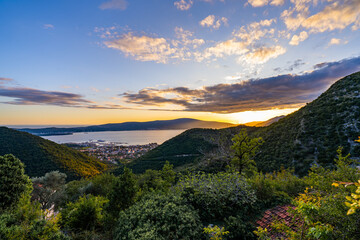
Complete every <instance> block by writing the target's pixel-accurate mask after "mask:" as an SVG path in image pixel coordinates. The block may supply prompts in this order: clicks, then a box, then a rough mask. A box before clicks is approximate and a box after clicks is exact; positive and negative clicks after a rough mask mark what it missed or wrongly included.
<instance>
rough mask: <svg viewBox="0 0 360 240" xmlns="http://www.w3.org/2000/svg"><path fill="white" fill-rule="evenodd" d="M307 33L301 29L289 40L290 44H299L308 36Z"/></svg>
mask: <svg viewBox="0 0 360 240" xmlns="http://www.w3.org/2000/svg"><path fill="white" fill-rule="evenodd" d="M308 36H309V35H308V34H307V32H305V31H302V32H301V33H300V34H299V35H294V36H293V37H292V38H291V41H290V42H289V44H290V45H295V46H296V45H299V43H300V42H302V41H305V40H306V39H307V38H308Z"/></svg>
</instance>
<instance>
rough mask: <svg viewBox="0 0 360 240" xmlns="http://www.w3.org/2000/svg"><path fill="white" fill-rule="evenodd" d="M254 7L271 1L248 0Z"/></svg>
mask: <svg viewBox="0 0 360 240" xmlns="http://www.w3.org/2000/svg"><path fill="white" fill-rule="evenodd" d="M248 3H250V5H251V6H253V7H263V6H265V5H267V4H268V3H269V0H248Z"/></svg>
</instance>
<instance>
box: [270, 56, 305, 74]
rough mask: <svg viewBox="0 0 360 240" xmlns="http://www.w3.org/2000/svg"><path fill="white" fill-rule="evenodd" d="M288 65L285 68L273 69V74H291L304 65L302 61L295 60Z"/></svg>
mask: <svg viewBox="0 0 360 240" xmlns="http://www.w3.org/2000/svg"><path fill="white" fill-rule="evenodd" d="M288 64H290V65H289V66H287V67H285V68H280V67H277V68H274V69H273V70H274V71H275V72H285V71H287V72H291V71H293V70H295V69H297V68H299V67H301V66H303V65H305V62H304V61H303V60H302V59H296V60H295V61H294V62H288Z"/></svg>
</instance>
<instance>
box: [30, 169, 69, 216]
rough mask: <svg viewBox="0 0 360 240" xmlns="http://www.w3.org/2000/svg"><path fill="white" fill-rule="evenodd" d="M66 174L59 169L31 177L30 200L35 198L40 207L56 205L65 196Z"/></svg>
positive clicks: (47, 207)
mask: <svg viewBox="0 0 360 240" xmlns="http://www.w3.org/2000/svg"><path fill="white" fill-rule="evenodd" d="M65 180H66V174H65V173H61V172H59V171H52V172H49V173H46V174H45V176H43V177H38V178H33V179H32V182H33V191H32V200H37V201H38V202H39V203H40V204H41V208H42V209H49V208H51V207H52V206H54V207H56V206H57V205H58V204H59V203H61V202H62V201H63V200H64V198H65V192H64V191H65V183H66V181H65Z"/></svg>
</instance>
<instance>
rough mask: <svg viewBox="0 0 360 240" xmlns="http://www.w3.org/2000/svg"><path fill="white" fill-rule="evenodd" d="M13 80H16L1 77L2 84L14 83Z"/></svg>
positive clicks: (0, 82)
mask: <svg viewBox="0 0 360 240" xmlns="http://www.w3.org/2000/svg"><path fill="white" fill-rule="evenodd" d="M13 80H14V79H12V78H5V77H0V84H4V83H8V82H12V81H13Z"/></svg>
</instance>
